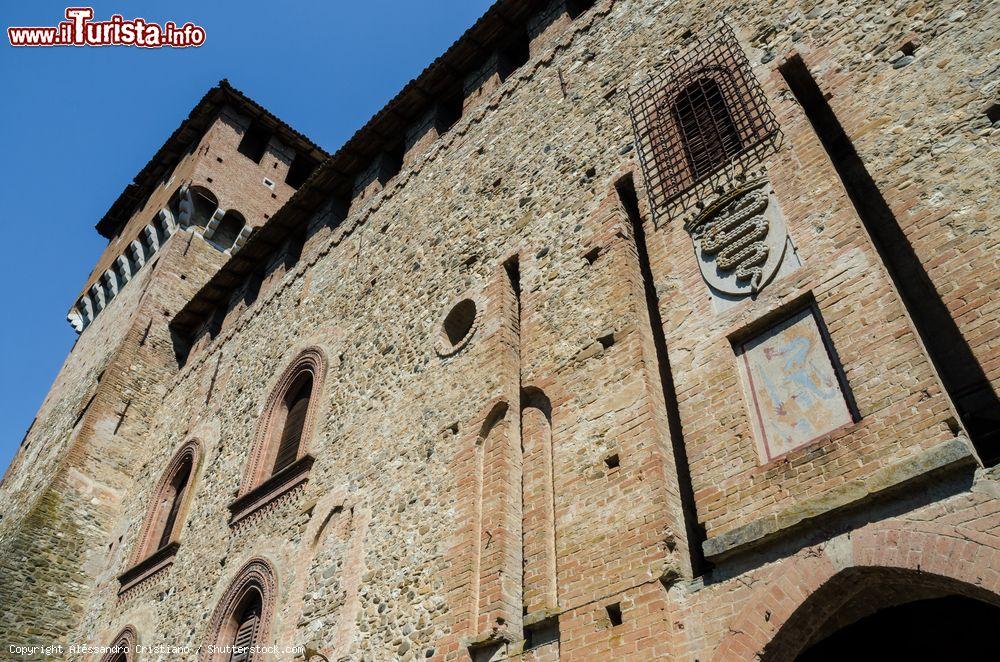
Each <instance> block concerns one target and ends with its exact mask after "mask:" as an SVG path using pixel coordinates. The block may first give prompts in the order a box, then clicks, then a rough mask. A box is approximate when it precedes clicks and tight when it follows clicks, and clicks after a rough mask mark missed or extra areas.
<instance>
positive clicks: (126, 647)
mask: <svg viewBox="0 0 1000 662" xmlns="http://www.w3.org/2000/svg"><path fill="white" fill-rule="evenodd" d="M138 639H139V638H138V635H137V634H136V631H135V628H134V627H132V626H131V625H126V626H125V628H124V629H122V631H121V632H119V633H118V636H116V637H115V638H114V641H113V642H112V643H111V644H110V645H109V646H108V650H107V652H106V653H105V654H104V655H103V656H102V657H101V662H132V660H134V659H135V647H136V644H137V643H138Z"/></svg>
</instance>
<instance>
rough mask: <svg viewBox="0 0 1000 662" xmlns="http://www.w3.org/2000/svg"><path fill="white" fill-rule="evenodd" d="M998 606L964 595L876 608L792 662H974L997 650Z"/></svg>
mask: <svg viewBox="0 0 1000 662" xmlns="http://www.w3.org/2000/svg"><path fill="white" fill-rule="evenodd" d="M998 626H1000V607H997V606H996V605H991V604H989V603H986V602H982V601H980V600H976V599H975V598H969V597H966V596H964V595H948V596H945V597H940V598H926V599H923V600H914V601H913V602H907V603H904V604H901V605H896V606H894V607H888V608H885V609H879V610H878V611H876V612H875V613H873V614H871V615H869V616H865V617H863V618H861V619H860V620H858V621H855V622H854V623H851V624H850V625H847V626H845V627H842V628H840V629H839V630H837V631H835V632H833V633H832V634H831V635H829V636H828V637H826V638H825V639H822V640H820V641H818V642H816V643H815V644H813V645H812V646H810V647H809V648H807V649H806V650H805V651H804V652H803V653H802V654H801V655H799V656H798V658H796V659H797V660H798V661H799V662H828V661H833V660H855V661H858V662H860V660H976V659H987V658H986V656H987V655H994V654H995V652H993V653H991V652H990V651H995V649H994V648H993V646H995V644H991V642H990V641H989V640H991V639H992V638H993V633H994V632H996V629H997V627H998Z"/></svg>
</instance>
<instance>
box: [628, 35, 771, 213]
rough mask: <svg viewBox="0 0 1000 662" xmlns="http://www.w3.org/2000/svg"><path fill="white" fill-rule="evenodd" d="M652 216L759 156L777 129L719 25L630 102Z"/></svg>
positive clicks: (744, 63) (742, 58)
mask: <svg viewBox="0 0 1000 662" xmlns="http://www.w3.org/2000/svg"><path fill="white" fill-rule="evenodd" d="M629 103H630V110H631V116H632V125H633V129H634V131H635V137H636V146H637V151H638V154H639V162H640V166H641V167H642V172H643V177H644V179H645V181H646V189H647V192H648V195H649V202H650V206H651V208H652V210H653V213H654V214H657V213H658V212H660V211H662V210H663V209H664V207H665V206H666V205H667V204H668V203H670V202H671V201H672V200H673V199H675V198H676V197H678V196H679V195H681V194H682V193H684V192H685V191H687V190H688V189H690V188H691V187H692V186H694V185H695V184H697V183H698V182H700V181H703V180H704V179H706V178H708V177H709V176H711V175H713V174H714V173H717V172H718V171H719V170H720V169H722V168H723V167H725V166H726V165H729V164H731V163H733V162H734V161H737V160H739V159H740V157H743V156H746V155H749V154H754V153H758V154H759V153H762V152H763V151H764V148H766V147H767V146H768V145H770V144H771V143H772V142H773V139H774V138H776V137H777V136H778V133H779V132H778V123H777V120H776V119H775V117H774V113H773V112H772V111H771V108H770V106H769V105H768V103H767V98H766V96H765V95H764V91H763V89H762V88H761V86H760V83H759V82H758V81H757V79H756V77H755V76H754V75H753V71H752V70H751V68H750V62H749V60H747V57H746V55H745V54H744V52H743V49H742V48H741V47H740V45H739V42H738V41H737V39H736V34H735V33H734V32H733V30H732V28H731V27H730V26H729V25H727V24H726V23H725V22H721V21H720V22H719V23H718V24H716V26H715V27H714V28H713V33H712V35H711V36H709V37H706V38H704V39H701V40H698V41H696V42H695V43H694V44H692V45H691V46H690V47H689V48H687V49H685V50H684V51H682V52H681V53H679V54H678V55H676V56H675V57H674V58H673V59H672V60H670V61H669V62H667V64H666V66H664V67H663V69H662V70H661V71H659V72H658V73H656V74H655V75H654V76H652V77H651V78H650V79H649V80H647V81H646V82H644V83H643V84H642V85H640V86H639V87H638V88H637V89H635V90H634V91H632V92H631V93H630V94H629Z"/></svg>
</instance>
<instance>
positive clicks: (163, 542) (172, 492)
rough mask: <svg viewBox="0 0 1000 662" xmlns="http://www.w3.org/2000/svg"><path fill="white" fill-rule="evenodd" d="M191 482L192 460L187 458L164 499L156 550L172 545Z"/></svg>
mask: <svg viewBox="0 0 1000 662" xmlns="http://www.w3.org/2000/svg"><path fill="white" fill-rule="evenodd" d="M190 481H191V458H187V459H186V461H185V462H184V463H183V464H182V465H181V467H180V469H179V470H178V471H177V473H176V474H175V475H174V476H173V479H172V480H171V481H170V483H169V489H168V490H167V491H166V493H165V494H164V495H163V497H162V502H161V504H160V511H161V519H160V521H159V522H158V528H159V529H160V535H159V543H158V544H157V546H156V549H162V548H163V547H166V546H167V544H168V543H170V540H171V538H172V537H173V535H174V533H175V531H176V529H177V524H178V522H177V514H178V513H179V512H180V509H181V504H182V503H183V502H184V497H186V496H187V488H188V483H189V482H190Z"/></svg>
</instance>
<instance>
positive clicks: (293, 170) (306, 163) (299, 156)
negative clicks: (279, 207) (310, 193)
mask: <svg viewBox="0 0 1000 662" xmlns="http://www.w3.org/2000/svg"><path fill="white" fill-rule="evenodd" d="M316 165H317V164H316V161H314V160H313V159H311V158H309V157H308V156H306V155H305V154H303V153H302V152H296V153H295V158H294V159H292V165H290V166H288V174H287V175H285V183H286V184H288V185H289V186H291V187H292V188H298V187H300V186H302V185H303V184H305V182H306V180H307V179H309V175H311V174H313V171H314V170H316Z"/></svg>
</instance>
